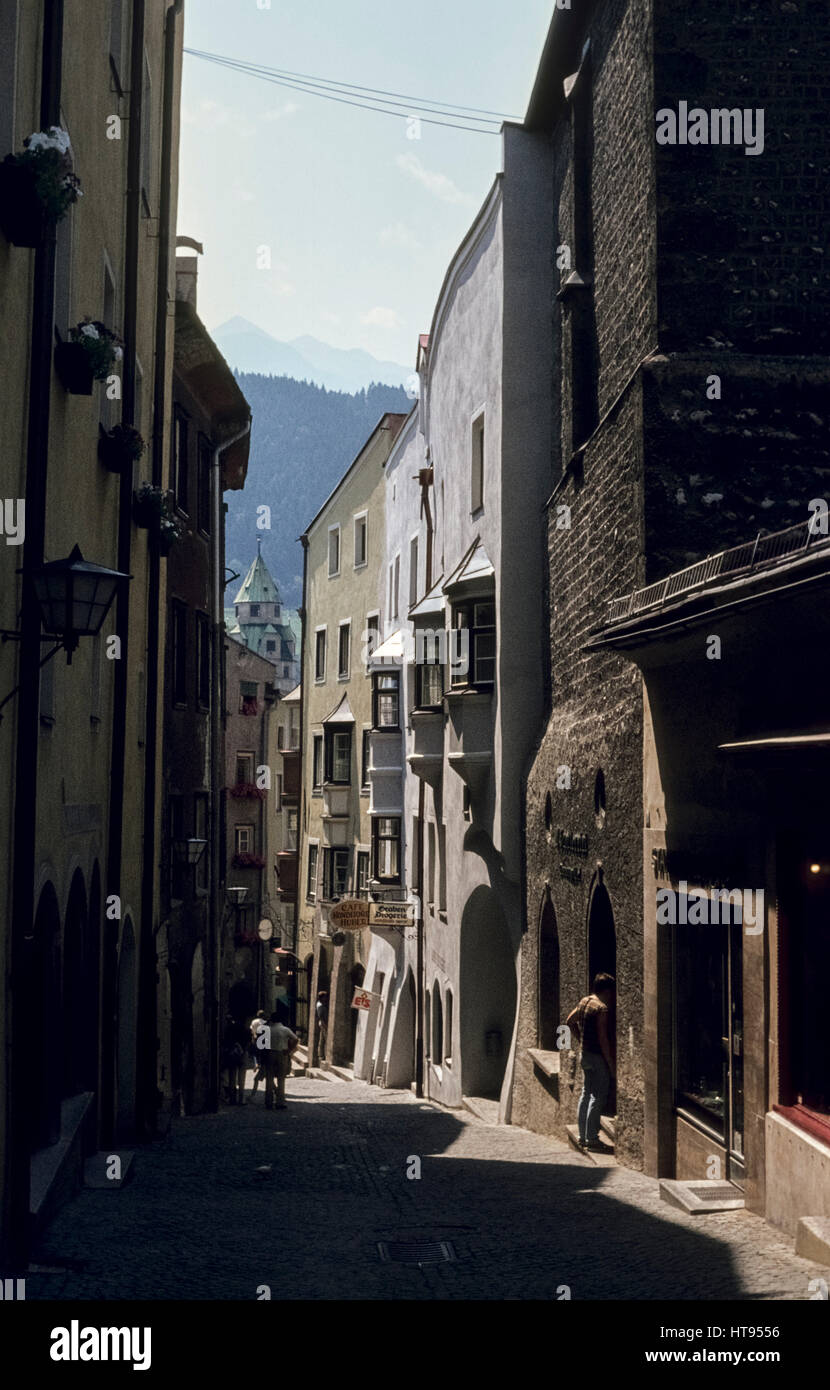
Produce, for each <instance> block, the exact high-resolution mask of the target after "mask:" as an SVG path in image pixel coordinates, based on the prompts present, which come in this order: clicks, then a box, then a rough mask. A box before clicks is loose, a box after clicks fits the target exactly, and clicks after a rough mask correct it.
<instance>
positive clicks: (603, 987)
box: [565, 973, 616, 1154]
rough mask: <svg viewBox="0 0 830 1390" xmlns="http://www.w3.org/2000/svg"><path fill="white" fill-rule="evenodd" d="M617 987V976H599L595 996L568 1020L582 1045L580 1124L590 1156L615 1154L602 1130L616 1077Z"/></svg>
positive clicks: (581, 1139) (584, 1001)
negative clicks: (613, 1024) (612, 1029)
mask: <svg viewBox="0 0 830 1390" xmlns="http://www.w3.org/2000/svg"><path fill="white" fill-rule="evenodd" d="M615 988H616V982H615V980H614V977H613V975H606V974H604V973H603V974H599V975H596V976H595V977H594V982H593V990H592V993H591V994H586V995H585V997H584V998H583V999H580V1001H579V1003H578V1004H577V1006H576V1008H575V1009H572V1010H571V1012H570V1014H569V1015H568V1017H567V1019H566V1020H565V1021H566V1023H567V1026H568V1027H569V1028H570V1030H571V1032H572V1034H573V1035H574V1036H575V1037H576V1039H577V1041H578V1042H580V1043H581V1045H582V1055H581V1058H580V1061H581V1065H582V1071H583V1074H584V1081H583V1085H582V1095H581V1096H580V1098H579V1109H578V1111H577V1124H578V1127H579V1147H580V1148H581V1149H587V1151H588V1152H589V1153H606V1154H607V1153H610V1152H611V1150H610V1148H609V1146H608V1145H607V1144H602V1143H600V1138H599V1127H600V1120H601V1118H602V1111H603V1107H604V1105H605V1103H606V1101H607V1100H608V1091H609V1089H610V1086H611V1080H612V1078H613V1077H614V1076H615V1075H616V1068H615V1064H614V1053H613V1049H612V1046H611V1039H610V1034H609V1026H608V1025H609V1019H610V1017H611V1009H612V1008H613V1004H614V991H615Z"/></svg>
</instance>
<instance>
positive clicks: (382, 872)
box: [372, 816, 401, 883]
mask: <svg viewBox="0 0 830 1390" xmlns="http://www.w3.org/2000/svg"><path fill="white" fill-rule="evenodd" d="M372 840H373V849H374V857H375V878H377V879H380V880H383V881H386V882H387V883H400V881H401V868H400V865H401V819H400V816H376V817H375V819H374V820H373V822H372Z"/></svg>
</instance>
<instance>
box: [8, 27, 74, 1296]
mask: <svg viewBox="0 0 830 1390" xmlns="http://www.w3.org/2000/svg"><path fill="white" fill-rule="evenodd" d="M63 29H64V9H63V0H46V3H45V5H44V14H43V48H42V51H41V77H40V125H41V129H44V130H45V129H46V128H47V127H48V126H51V125H60V110H61V77H62V64H63ZM55 252H56V234H55V228H54V226H50V227H49V230H48V231H47V234H46V237H45V239H44V241H43V244H42V245H41V246H39V247H38V248H37V250H36V251H35V261H34V275H33V280H34V286H33V291H32V321H31V322H32V340H31V349H30V356H29V382H30V386H29V412H28V432H27V446H26V533H25V541H24V550H23V566H24V568H25V569H26V570H30V569H32V568H34V567H36V566H38V565H41V564H42V563H43V558H44V546H45V540H46V495H47V488H46V483H47V473H48V467H49V425H50V404H51V392H52V342H53V333H54V303H55ZM12 254H14V253H12ZM20 590H21V600H20V630H21V638H20V653H19V657H18V668H17V672H18V677H19V690H18V699H17V750H16V761H15V799H14V848H13V852H12V854H13V858H12V864H13V869H12V872H13V886H12V930H11V941H10V951H9V955H10V960H9V975H10V981H11V990H10V1028H9V1035H10V1042H11V1058H10V1067H9V1100H8V1111H7V1114H8V1121H9V1123H8V1131H7V1135H8V1139H7V1143H8V1149H7V1154H8V1157H7V1168H6V1173H5V1175H4V1184H3V1186H4V1196H5V1206H6V1210H5V1212H4V1216H5V1218H6V1219H5V1221H3V1223H2V1225H3V1228H4V1229H5V1231H6V1232H7V1236H6V1239H5V1241H4V1242H3V1252H4V1261H5V1260H8V1263H9V1264H10V1265H12V1266H13V1267H14V1269H15V1270H16V1271H19V1272H20V1274H24V1273H25V1271H26V1266H27V1263H28V1249H29V1238H30V1223H29V1202H30V1167H29V1164H30V1153H29V1105H30V1101H31V1089H32V1087H31V1075H30V1065H29V1059H28V1057H27V1053H28V1051H29V1036H30V1033H31V1003H32V1000H30V997H29V996H30V994H31V992H32V986H33V984H34V979H33V968H34V947H35V940H34V920H35V906H36V904H35V863H36V860H35V856H36V852H37V772H38V744H39V735H40V709H39V700H38V692H39V688H40V657H41V650H40V644H41V636H40V628H41V620H40V608H39V606H38V603H37V599H36V598H35V595H34V591H33V589H32V587H31V585H30V584H28V583H26V582H25V579H24V580H22V582H21V586H20Z"/></svg>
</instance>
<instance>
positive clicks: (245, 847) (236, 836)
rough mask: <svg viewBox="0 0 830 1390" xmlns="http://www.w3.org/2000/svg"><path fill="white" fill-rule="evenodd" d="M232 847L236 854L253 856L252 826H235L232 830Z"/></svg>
mask: <svg viewBox="0 0 830 1390" xmlns="http://www.w3.org/2000/svg"><path fill="white" fill-rule="evenodd" d="M233 847H234V849H235V851H236V853H237V854H253V852H254V827H253V826H252V825H235V826H234V828H233Z"/></svg>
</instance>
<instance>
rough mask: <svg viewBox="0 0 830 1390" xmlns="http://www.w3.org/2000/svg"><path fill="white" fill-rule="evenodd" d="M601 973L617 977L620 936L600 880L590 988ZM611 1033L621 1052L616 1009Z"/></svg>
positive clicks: (611, 1111)
mask: <svg viewBox="0 0 830 1390" xmlns="http://www.w3.org/2000/svg"><path fill="white" fill-rule="evenodd" d="M599 974H606V975H613V976H614V979H616V977H617V933H616V929H615V927H614V909H613V908H612V906H611V899H610V897H609V896H608V889H607V888H606V887H605V884H604V883H603V882H602V880H601V879H600V880H599V881H598V882H597V884H596V886H595V888H594V891H593V893H592V894H591V905H590V907H589V909H588V989H590V988H591V987H592V985H593V982H594V978H595V977H596V976H597V975H599ZM608 1033H609V1038H610V1042H611V1050H612V1051H613V1053H614V1056H615V1057H616V1053H617V1011H616V1007H615V1006H614V1007H612V1009H611V1016H610V1018H609V1020H608ZM604 1113H605V1114H606V1115H616V1113H617V1087H616V1084H615V1082H614V1081H613V1080H612V1082H611V1086H610V1089H609V1091H608V1100H607V1102H606V1106H605V1112H604Z"/></svg>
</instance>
